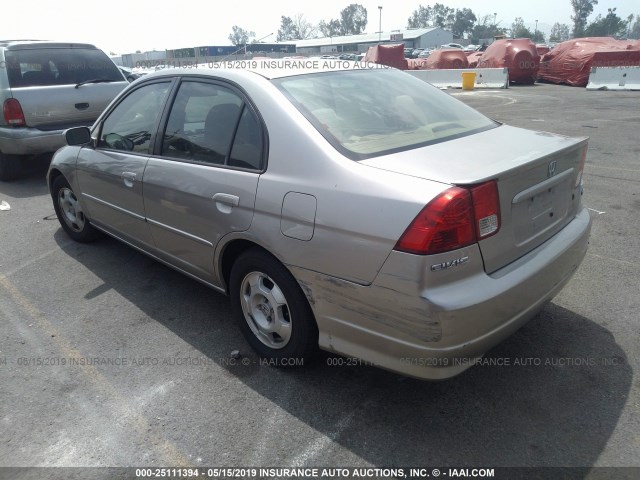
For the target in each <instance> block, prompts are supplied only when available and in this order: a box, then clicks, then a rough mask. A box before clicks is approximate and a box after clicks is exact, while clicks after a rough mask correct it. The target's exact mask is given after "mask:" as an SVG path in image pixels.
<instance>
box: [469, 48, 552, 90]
mask: <svg viewBox="0 0 640 480" xmlns="http://www.w3.org/2000/svg"><path fill="white" fill-rule="evenodd" d="M504 67H507V68H508V69H509V81H510V82H514V83H522V84H527V85H532V84H533V83H535V81H536V78H538V68H540V55H538V53H537V52H536V45H535V44H534V43H533V42H532V41H531V40H530V39H528V38H509V39H505V40H496V41H495V42H493V43H492V44H491V45H489V47H488V48H487V49H486V50H485V52H484V55H482V57H481V58H480V61H478V68H504Z"/></svg>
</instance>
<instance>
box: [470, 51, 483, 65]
mask: <svg viewBox="0 0 640 480" xmlns="http://www.w3.org/2000/svg"><path fill="white" fill-rule="evenodd" d="M482 55H484V52H471V53H470V54H469V55H467V60H468V61H469V68H476V67H477V66H478V62H479V61H480V59H481V58H482Z"/></svg>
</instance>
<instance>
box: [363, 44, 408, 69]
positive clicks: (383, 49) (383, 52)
mask: <svg viewBox="0 0 640 480" xmlns="http://www.w3.org/2000/svg"><path fill="white" fill-rule="evenodd" d="M362 61H363V62H373V63H377V64H380V65H387V66H388V67H394V68H399V69H400V70H406V69H407V68H408V67H407V59H406V58H404V44H402V43H398V44H395V45H376V46H374V47H369V49H368V50H367V53H366V55H365V56H364V58H363V59H362Z"/></svg>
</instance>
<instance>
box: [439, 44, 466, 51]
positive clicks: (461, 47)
mask: <svg viewBox="0 0 640 480" xmlns="http://www.w3.org/2000/svg"><path fill="white" fill-rule="evenodd" d="M440 48H459V49H460V50H463V49H464V47H463V46H462V45H460V44H459V43H445V44H444V45H440Z"/></svg>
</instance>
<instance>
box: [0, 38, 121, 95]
mask: <svg viewBox="0 0 640 480" xmlns="http://www.w3.org/2000/svg"><path fill="white" fill-rule="evenodd" d="M5 60H6V63H7V69H8V74H9V75H8V76H9V85H10V86H11V87H12V88H17V87H34V86H46V85H76V84H78V83H80V82H84V81H87V80H96V79H101V80H105V81H112V82H121V81H124V78H123V77H122V74H121V73H120V71H119V70H118V67H116V66H115V64H114V63H113V62H112V61H111V59H110V58H109V57H107V55H106V54H105V53H104V52H103V51H102V50H97V49H85V48H38V49H33V50H31V49H30V50H7V51H6V59H5Z"/></svg>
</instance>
